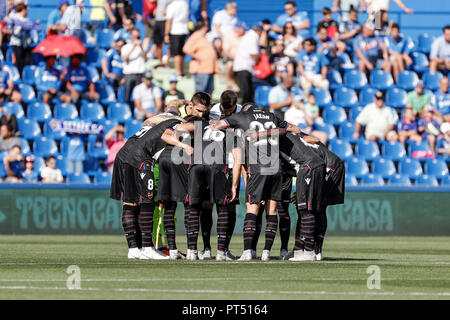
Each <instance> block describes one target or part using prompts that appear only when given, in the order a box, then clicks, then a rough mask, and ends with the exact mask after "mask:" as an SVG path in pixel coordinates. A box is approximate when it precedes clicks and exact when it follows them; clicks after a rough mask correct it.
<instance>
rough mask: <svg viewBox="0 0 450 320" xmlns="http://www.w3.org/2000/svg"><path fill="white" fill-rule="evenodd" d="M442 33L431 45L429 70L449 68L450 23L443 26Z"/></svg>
mask: <svg viewBox="0 0 450 320" xmlns="http://www.w3.org/2000/svg"><path fill="white" fill-rule="evenodd" d="M442 31H443V35H442V36H440V37H438V38H436V39H435V40H434V41H433V44H432V45H431V52H430V60H431V61H430V72H432V73H434V72H436V70H442V69H443V70H446V69H447V70H449V69H450V25H446V26H445V27H444V28H443V30H442Z"/></svg>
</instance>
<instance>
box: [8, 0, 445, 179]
mask: <svg viewBox="0 0 450 320" xmlns="http://www.w3.org/2000/svg"><path fill="white" fill-rule="evenodd" d="M131 2H132V1H131V0H121V1H118V0H112V1H83V0H73V1H69V0H60V1H57V3H58V4H57V8H55V9H54V10H52V11H51V13H50V14H49V16H48V18H47V20H46V25H45V26H43V25H42V24H41V23H40V21H31V20H30V19H29V18H28V17H27V16H28V13H29V9H28V5H27V1H26V0H14V1H8V6H6V8H5V10H6V12H5V13H3V15H2V16H1V18H2V21H3V24H2V28H1V30H2V31H1V33H0V41H1V43H2V44H3V50H2V64H1V66H0V107H1V109H0V113H1V138H0V152H3V156H2V159H3V164H4V167H5V171H6V177H5V180H6V181H20V180H23V181H35V180H36V177H34V176H33V175H32V174H31V172H36V171H37V170H39V168H38V169H37V170H36V168H34V167H33V165H34V161H35V160H34V157H32V156H31V157H30V156H29V154H23V153H22V147H23V146H22V145H21V141H20V139H19V138H18V137H19V136H20V135H21V133H20V131H19V130H18V121H19V120H18V119H16V115H15V114H14V113H12V114H9V113H8V112H7V110H8V109H7V108H3V105H5V104H8V103H17V104H20V105H22V106H23V109H24V110H25V111H26V110H27V103H24V102H23V99H24V98H23V96H22V95H23V92H22V90H20V88H19V87H18V86H17V84H15V83H14V82H15V81H13V79H12V77H13V75H12V74H11V72H10V70H5V68H4V66H6V65H7V63H5V61H6V59H5V58H3V57H5V56H7V52H6V50H10V52H12V58H11V59H12V63H13V64H14V65H15V66H16V67H17V71H18V73H19V77H20V78H21V79H24V76H25V71H26V70H25V69H26V67H28V66H29V65H33V64H34V65H36V71H35V72H34V76H35V79H34V80H35V81H34V88H33V89H34V90H35V93H36V97H37V99H36V101H39V102H43V103H44V104H47V105H48V106H49V107H50V110H51V112H52V113H54V109H55V106H56V105H58V104H74V105H75V106H76V108H77V111H78V114H80V108H81V106H82V105H83V104H87V103H100V102H101V98H102V97H101V92H100V89H99V86H98V84H99V83H100V82H101V83H106V84H108V85H109V86H111V87H112V88H113V90H114V93H115V96H116V97H117V96H118V94H119V91H121V90H122V91H123V101H124V102H125V103H126V104H128V105H129V106H130V108H131V110H132V113H133V116H134V119H137V120H139V121H142V120H145V119H146V118H148V117H149V116H151V115H154V114H157V113H160V112H163V111H164V110H165V106H166V105H167V104H168V103H169V102H170V101H171V100H174V99H184V92H183V88H182V87H179V86H178V83H179V82H180V81H182V80H183V81H184V80H186V79H187V77H190V76H192V77H193V79H194V83H195V91H204V92H207V93H209V94H212V93H213V92H214V90H215V83H214V81H215V78H216V75H217V74H221V75H223V76H224V78H225V80H226V87H227V89H230V90H235V91H239V99H240V101H239V102H240V103H244V102H249V101H255V88H258V87H260V86H268V87H269V88H270V89H269V91H268V93H267V97H266V99H267V105H266V107H267V108H269V109H270V110H271V111H272V112H274V113H276V114H277V115H278V116H279V117H281V118H284V119H287V120H289V121H290V122H292V123H294V124H296V125H298V126H299V127H301V128H302V129H303V130H305V131H306V132H308V133H311V134H314V135H316V136H318V137H319V138H320V140H321V141H322V142H323V143H324V144H327V143H328V141H329V140H330V137H329V134H330V133H329V132H328V131H327V130H325V129H324V127H326V123H325V122H324V117H323V113H324V110H325V109H326V108H327V107H328V106H329V105H330V104H332V103H333V101H329V102H327V103H325V104H324V103H322V95H321V94H322V93H323V92H326V93H328V94H329V95H330V96H333V94H334V92H335V90H336V88H337V87H338V86H342V83H335V82H334V80H333V77H330V74H333V72H335V73H338V75H339V77H342V78H344V76H345V75H346V73H347V72H349V71H351V70H353V71H358V72H360V74H362V77H363V78H365V79H367V80H370V81H366V82H365V83H363V84H362V85H361V86H360V87H357V88H354V89H355V90H356V94H358V95H360V91H361V90H362V88H363V87H364V86H371V85H372V83H369V82H371V81H372V74H373V72H374V71H376V70H383V71H385V72H386V73H387V74H389V75H390V76H391V77H392V83H391V84H390V85H389V86H394V87H395V86H397V85H399V84H400V77H401V75H402V74H404V73H405V71H409V72H414V71H415V69H414V63H415V58H414V53H416V52H417V48H416V45H415V43H414V41H413V40H412V39H411V38H410V37H409V36H408V35H406V34H404V33H402V32H401V29H400V25H399V24H398V23H396V22H395V21H392V20H391V19H390V17H389V5H390V1H389V0H383V1H382V0H367V1H365V0H333V1H331V0H330V8H323V10H322V15H323V16H322V18H321V19H320V21H319V22H318V23H317V25H312V23H311V20H310V16H309V15H308V13H307V12H306V11H303V10H302V7H301V3H299V2H298V1H297V2H296V1H286V2H285V3H284V4H283V9H284V13H283V14H281V15H280V16H278V17H276V18H275V19H274V20H273V21H269V20H268V19H264V20H261V21H260V22H258V23H255V24H253V25H247V23H246V22H245V21H241V20H240V19H239V6H238V3H236V2H233V1H229V2H226V3H225V6H224V8H223V9H221V10H218V11H216V12H215V13H214V14H211V13H210V12H209V10H208V1H206V0H201V1H187V0H146V1H143V4H144V11H143V13H142V14H139V13H136V12H133V9H132V5H131ZM394 2H396V3H397V4H398V5H399V6H400V8H401V9H402V10H403V11H405V12H406V13H407V14H413V13H414V11H413V10H412V9H410V8H408V7H406V5H405V4H404V3H403V2H402V1H401V0H394ZM87 5H88V6H90V5H99V6H100V8H91V23H87V24H86V23H85V22H83V20H82V17H83V14H84V13H85V10H86V6H87ZM101 7H103V8H101ZM337 12H338V13H339V16H338V18H337V19H336V20H335V19H333V13H337ZM363 12H365V13H367V14H368V19H367V20H365V21H362V20H361V19H360V18H359V17H358V15H359V14H360V13H363ZM105 19H106V20H107V21H108V28H110V29H112V30H114V35H113V37H112V41H111V44H110V46H109V47H107V48H106V49H107V50H106V54H105V55H104V56H103V57H102V59H101V61H100V63H99V64H100V65H97V66H96V67H94V69H95V68H97V70H94V71H95V72H92V66H90V65H88V64H87V62H86V60H87V57H86V55H82V54H75V55H72V56H70V57H67V58H65V57H59V56H51V55H49V56H45V57H43V58H42V59H41V62H39V63H37V62H36V61H34V59H35V58H36V56H33V54H32V49H33V48H34V47H35V46H36V44H37V43H38V42H39V39H40V37H39V34H45V35H53V34H61V35H69V36H74V37H77V38H79V39H80V40H81V41H82V42H83V43H84V44H85V45H86V46H88V47H89V46H90V47H94V48H95V46H96V45H97V43H96V41H97V40H98V39H96V38H95V35H96V33H95V31H96V29H98V28H103V24H102V23H95V22H96V21H97V22H103V21H104V20H105ZM138 25H140V26H142V25H144V26H145V29H142V28H140V27H138ZM143 30H145V31H143ZM41 39H42V37H41ZM165 46H167V50H164V49H165ZM426 55H427V57H426V59H427V60H428V61H429V68H427V69H426V70H421V71H418V72H417V75H418V77H417V79H416V80H417V81H415V82H414V86H413V87H410V88H408V89H407V91H408V92H407V95H406V98H405V102H404V106H403V108H398V107H394V106H392V105H389V102H390V101H389V99H387V98H388V95H387V91H388V89H389V87H387V88H376V90H375V92H374V94H373V101H372V102H370V103H368V104H367V103H366V104H365V105H361V107H362V108H361V111H360V113H359V115H357V116H356V117H354V118H353V119H354V133H353V136H352V138H353V139H355V140H356V139H360V138H361V137H363V138H365V139H368V140H371V141H376V142H380V141H384V140H386V141H399V142H400V143H402V144H403V145H404V146H405V147H406V146H407V143H408V141H415V142H418V143H420V142H422V141H426V142H427V143H428V144H429V147H430V152H431V154H432V156H436V153H437V154H438V155H445V154H448V150H449V148H448V147H449V135H450V133H449V129H448V127H449V125H448V123H449V121H450V93H449V91H448V87H449V82H448V70H449V68H450V26H445V27H444V28H443V34H442V35H441V36H439V37H437V38H436V39H435V40H434V41H433V43H432V44H431V46H430V51H429V53H426ZM185 56H189V57H190V61H189V67H188V72H189V74H185ZM149 59H156V60H158V65H156V66H155V67H153V71H152V70H150V69H148V63H147V62H148V60H149ZM170 63H173V68H174V74H172V75H171V76H170V78H169V87H168V88H167V90H163V89H162V88H160V87H159V86H158V85H157V83H156V82H155V81H154V79H153V76H154V73H155V72H156V70H158V69H159V68H167V67H168V66H169V64H170ZM6 69H7V68H6ZM436 73H437V74H439V77H440V79H439V85H438V87H439V88H438V89H437V88H434V89H437V90H435V91H434V92H433V91H431V90H430V89H429V88H427V83H426V81H425V78H426V75H428V74H431V75H433V74H436ZM336 85H337V86H336ZM344 85H345V84H344ZM411 89H412V90H411ZM103 107H104V110H105V111H106V108H107V106H105V105H104V106H103ZM343 107H344V108H345V110H346V112H347V114H349V109H351V108H350V107H347V106H343ZM41 129H42V128H41ZM125 131H126V129H125V126H124V125H123V124H119V125H118V126H114V127H113V128H112V129H111V130H107V131H106V132H105V134H104V137H103V136H101V137H100V138H99V141H100V140H101V141H102V143H103V145H104V146H106V147H107V148H108V149H109V155H108V157H107V159H106V162H105V163H104V169H106V170H107V171H110V172H111V170H112V168H111V167H112V163H113V160H114V155H115V154H116V153H117V151H118V150H119V149H120V147H121V146H122V145H123V143H124V141H125V140H126V139H125ZM67 136H68V137H69V140H68V141H69V142H68V143H67V145H65V148H66V149H67V150H68V153H67V155H68V156H67V159H66V160H67V167H66V168H65V170H64V171H65V172H64V173H65V174H70V173H75V174H76V173H80V172H83V171H84V170H83V162H84V161H85V160H87V154H86V150H87V144H88V141H87V139H86V136H85V135H79V134H77V133H72V134H70V135H69V134H68V135H67ZM56 160H57V159H56V158H55V157H53V156H50V157H48V158H47V159H46V162H45V170H44V169H43V170H42V172H41V174H40V177H41V178H42V181H45V182H61V181H62V180H63V179H62V178H60V177H62V175H61V172H59V173H58V172H57V169H55V168H56V167H55V166H54V165H55V164H56ZM102 164H103V163H102ZM30 170H31V171H30ZM21 172H22V173H21ZM44 177H45V178H44Z"/></svg>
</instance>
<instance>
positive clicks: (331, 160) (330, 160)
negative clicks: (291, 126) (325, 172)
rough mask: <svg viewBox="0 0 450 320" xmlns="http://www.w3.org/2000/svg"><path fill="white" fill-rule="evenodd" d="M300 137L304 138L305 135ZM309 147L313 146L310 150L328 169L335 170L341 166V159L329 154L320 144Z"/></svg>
mask: <svg viewBox="0 0 450 320" xmlns="http://www.w3.org/2000/svg"><path fill="white" fill-rule="evenodd" d="M301 136H302V137H304V136H306V134H304V133H302V134H301ZM310 146H314V147H313V148H312V150H313V151H314V152H315V153H316V154H317V155H319V156H320V157H321V158H322V159H323V161H324V162H325V165H326V166H327V167H328V168H330V169H332V170H335V168H337V167H338V166H339V165H340V164H342V162H343V161H342V159H341V158H339V157H338V156H337V155H336V154H335V153H333V152H331V151H330V150H329V149H328V148H327V147H326V146H325V145H324V144H323V143H322V142H319V143H318V144H317V145H310Z"/></svg>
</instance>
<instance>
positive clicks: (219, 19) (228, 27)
mask: <svg viewBox="0 0 450 320" xmlns="http://www.w3.org/2000/svg"><path fill="white" fill-rule="evenodd" d="M237 22H238V18H237V4H236V2H233V1H229V2H227V3H226V4H225V9H223V10H219V11H217V12H216V13H215V14H214V16H213V18H212V23H211V32H210V33H209V34H208V39H209V40H210V41H214V39H216V38H219V39H221V40H222V42H223V41H224V40H225V37H226V36H227V35H228V34H229V33H230V32H232V31H233V30H234V27H235V25H236V23H237Z"/></svg>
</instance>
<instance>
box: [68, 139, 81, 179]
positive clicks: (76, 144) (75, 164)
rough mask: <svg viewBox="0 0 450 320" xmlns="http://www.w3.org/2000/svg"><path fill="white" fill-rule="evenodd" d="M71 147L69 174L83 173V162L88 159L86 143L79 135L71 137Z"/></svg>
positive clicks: (69, 150) (69, 148) (69, 151)
mask: <svg viewBox="0 0 450 320" xmlns="http://www.w3.org/2000/svg"><path fill="white" fill-rule="evenodd" d="M69 137H70V140H69V145H68V147H67V173H68V174H71V173H81V172H83V160H85V159H86V155H85V151H84V142H83V140H82V139H81V137H80V135H79V134H78V133H74V134H70V135H69Z"/></svg>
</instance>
